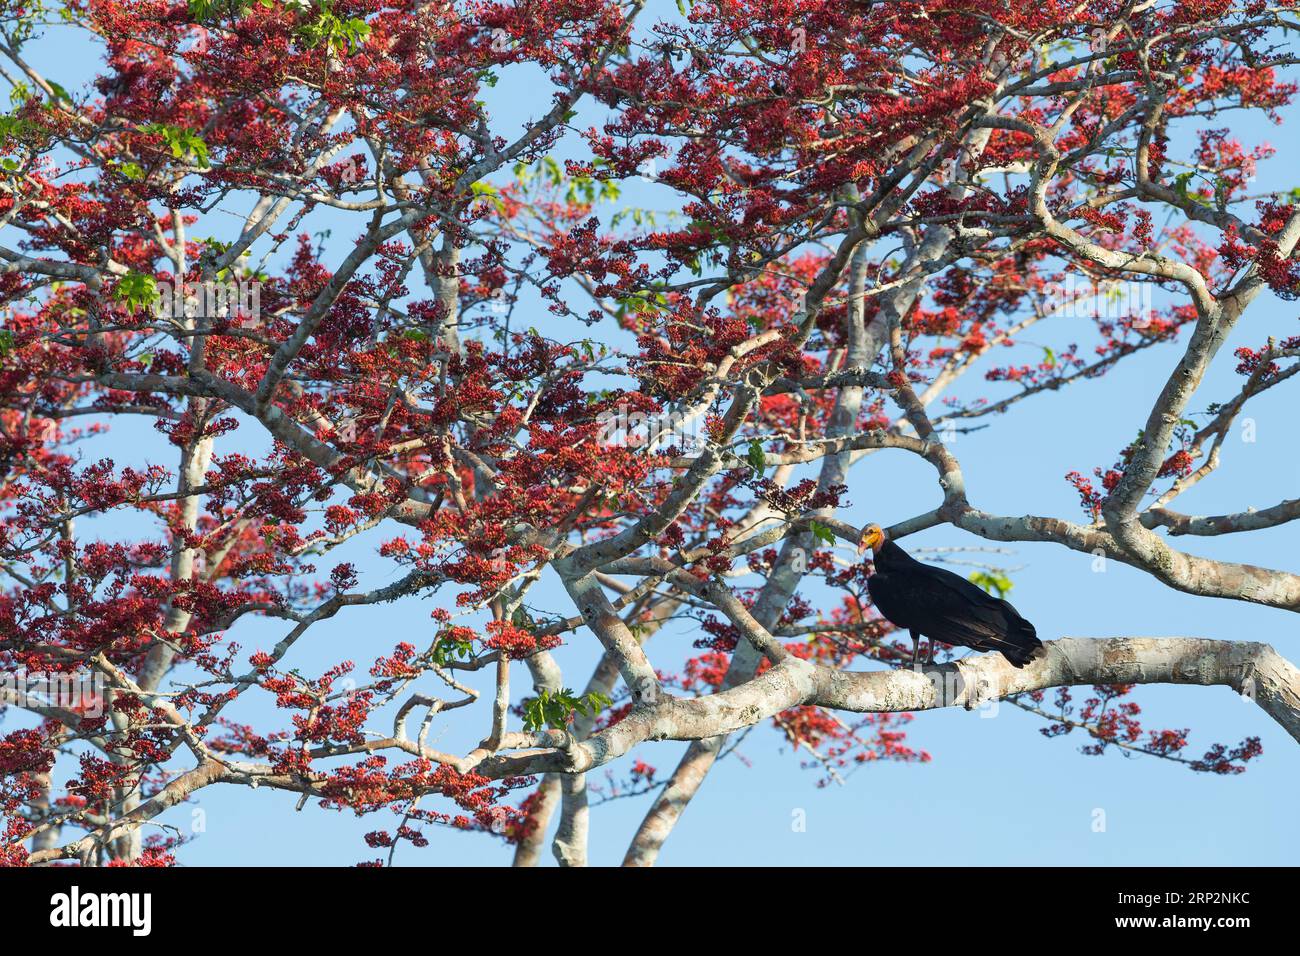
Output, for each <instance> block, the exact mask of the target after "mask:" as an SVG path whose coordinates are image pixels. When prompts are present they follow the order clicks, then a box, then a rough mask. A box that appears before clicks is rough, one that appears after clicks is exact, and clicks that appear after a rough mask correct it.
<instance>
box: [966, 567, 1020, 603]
mask: <svg viewBox="0 0 1300 956" xmlns="http://www.w3.org/2000/svg"><path fill="white" fill-rule="evenodd" d="M970 581H971V583H972V584H975V585H978V586H979V587H981V588H983V589H984V590H985V591H988V592H989V594H992V593H993V592H994V591H997V596H998V597H1006V596H1007V594H1008V593H1010V591H1011V589H1012V588H1013V587H1014V586H1015V585H1014V584H1013V583H1012V581H1011V579H1010V578H1008V577H1007V576H1006V575H1005V574H1001V573H998V572H996V571H994V572H988V571H976V572H975V573H974V574H972V575H971V576H970Z"/></svg>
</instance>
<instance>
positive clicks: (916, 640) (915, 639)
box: [908, 630, 921, 670]
mask: <svg viewBox="0 0 1300 956" xmlns="http://www.w3.org/2000/svg"><path fill="white" fill-rule="evenodd" d="M908 633H909V634H911V635H912V670H916V665H917V662H918V661H919V660H920V659H921V635H920V634H918V633H917V632H916V631H914V630H912V631H908Z"/></svg>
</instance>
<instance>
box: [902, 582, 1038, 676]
mask: <svg viewBox="0 0 1300 956" xmlns="http://www.w3.org/2000/svg"><path fill="white" fill-rule="evenodd" d="M912 570H913V573H912V574H910V575H908V578H909V581H913V582H915V583H914V584H913V587H914V588H915V589H916V590H915V594H916V600H917V602H918V617H919V623H918V624H916V625H914V626H915V627H916V629H917V630H919V631H920V632H921V633H922V634H924V635H925V636H926V637H930V638H934V639H935V640H940V641H943V642H944V643H945V644H960V645H962V646H964V647H973V648H975V649H976V650H979V651H1001V652H1002V655H1003V656H1004V657H1006V659H1007V660H1009V661H1010V662H1011V663H1012V664H1015V665H1016V666H1017V667H1023V666H1024V665H1025V664H1026V663H1028V662H1029V660H1030V659H1031V658H1032V656H1033V654H1034V652H1035V651H1037V650H1038V649H1039V648H1040V647H1042V646H1043V644H1042V641H1040V640H1039V639H1038V634H1037V633H1036V632H1035V630H1034V625H1032V624H1030V623H1029V622H1028V621H1026V620H1025V619H1024V618H1023V617H1021V616H1020V613H1019V612H1018V611H1017V610H1016V609H1015V608H1014V607H1012V606H1011V604H1010V603H1009V602H1007V601H1004V600H1002V599H1001V598H996V597H994V596H993V595H991V594H989V593H988V592H987V591H985V590H984V589H983V588H981V587H979V586H978V585H975V584H972V583H971V582H970V581H967V580H966V579H965V578H963V577H961V576H960V575H957V574H953V573H952V572H951V571H946V570H944V569H943V568H932V567H930V566H929V565H925V564H922V563H920V562H919V561H918V562H916V563H915V566H914V569H912Z"/></svg>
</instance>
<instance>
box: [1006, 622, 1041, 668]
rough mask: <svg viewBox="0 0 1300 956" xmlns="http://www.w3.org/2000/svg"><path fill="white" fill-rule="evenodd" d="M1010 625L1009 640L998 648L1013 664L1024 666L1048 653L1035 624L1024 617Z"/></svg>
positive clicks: (1008, 630) (1008, 629)
mask: <svg viewBox="0 0 1300 956" xmlns="http://www.w3.org/2000/svg"><path fill="white" fill-rule="evenodd" d="M1010 625H1011V626H1010V627H1008V628H1007V642H1006V644H1005V645H1004V646H1002V647H999V648H998V650H1000V651H1001V652H1002V656H1003V657H1005V658H1006V659H1007V660H1009V661H1010V662H1011V663H1012V664H1013V665H1015V666H1016V667H1024V666H1025V665H1026V664H1028V663H1029V662H1030V661H1036V660H1038V658H1040V657H1042V656H1043V655H1044V654H1046V653H1047V649H1046V648H1044V647H1043V642H1042V641H1040V640H1039V639H1038V633H1037V632H1036V631H1035V630H1034V625H1032V624H1030V623H1029V622H1028V621H1026V620H1025V619H1024V618H1019V619H1017V620H1013V621H1011V622H1010Z"/></svg>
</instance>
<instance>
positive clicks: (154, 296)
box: [113, 271, 161, 309]
mask: <svg viewBox="0 0 1300 956" xmlns="http://www.w3.org/2000/svg"><path fill="white" fill-rule="evenodd" d="M113 298H115V299H117V301H119V302H125V303H126V305H127V308H129V309H139V308H143V307H144V306H148V305H153V304H154V303H155V302H157V301H158V300H159V299H160V298H161V296H160V295H159V294H158V283H157V282H156V281H154V277H153V276H151V275H145V274H144V273H143V272H134V271H133V272H128V273H127V274H126V275H124V276H123V277H122V278H121V279H119V280H118V283H117V287H116V288H115V289H114V290H113Z"/></svg>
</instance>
